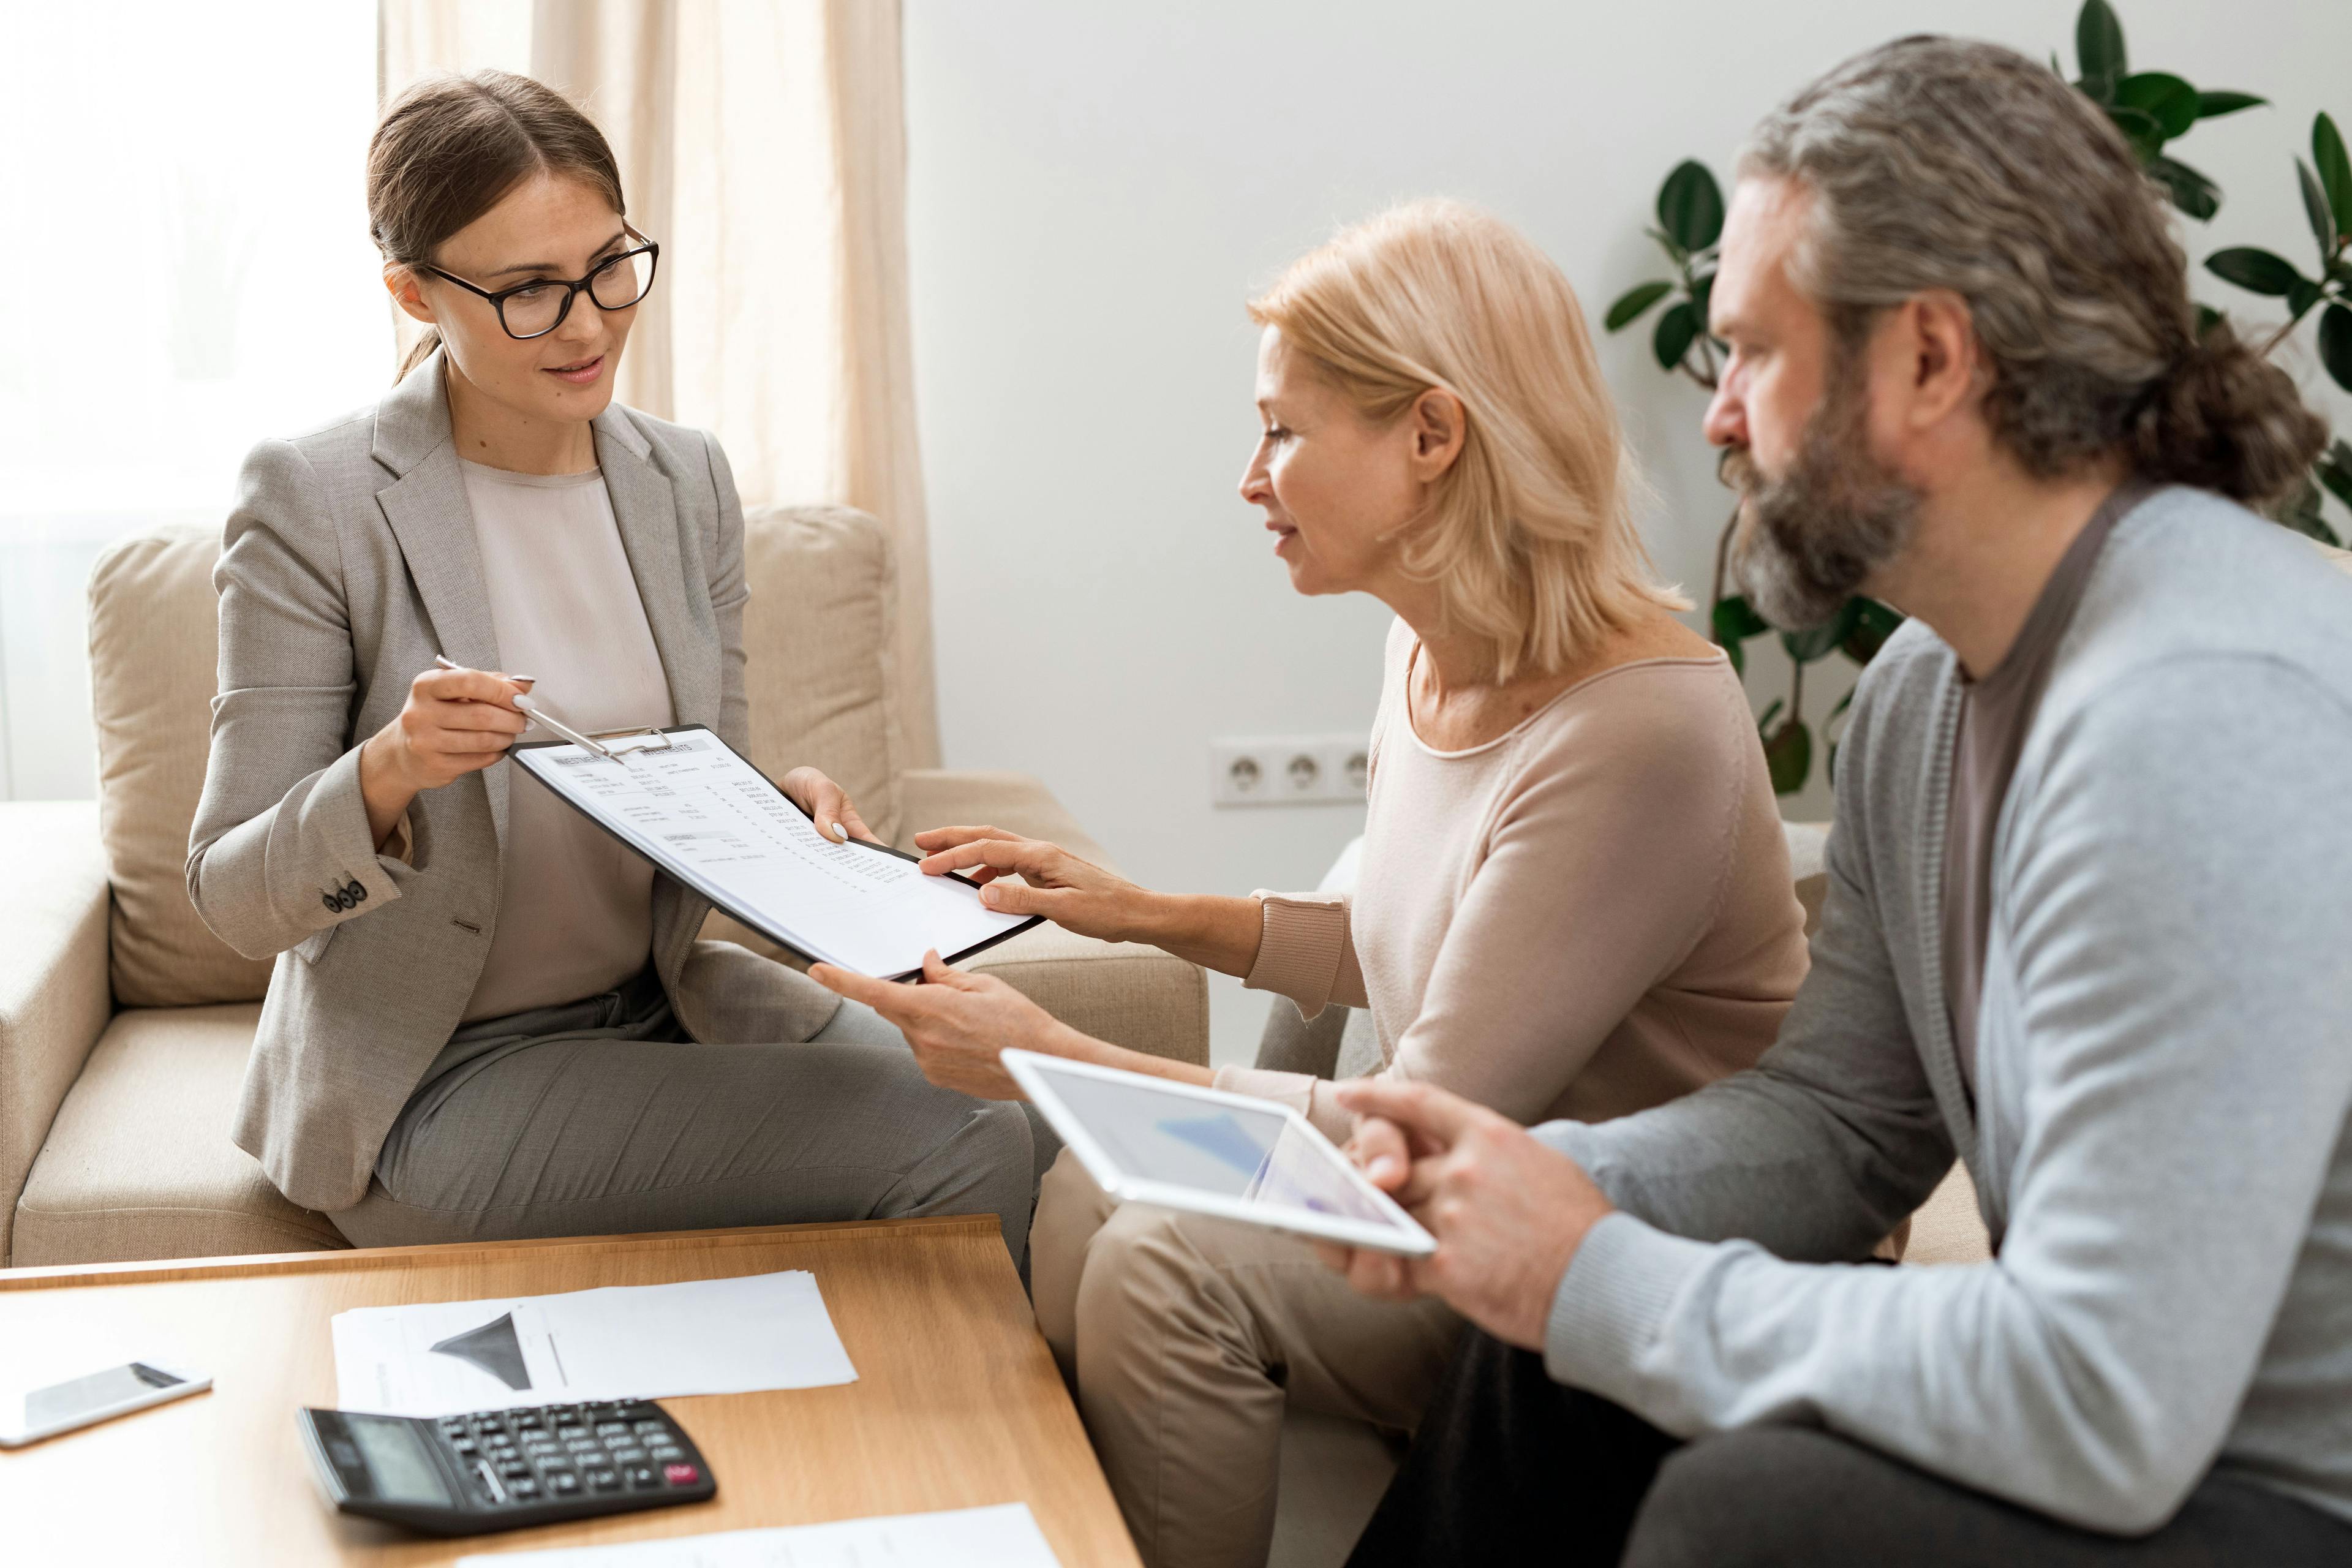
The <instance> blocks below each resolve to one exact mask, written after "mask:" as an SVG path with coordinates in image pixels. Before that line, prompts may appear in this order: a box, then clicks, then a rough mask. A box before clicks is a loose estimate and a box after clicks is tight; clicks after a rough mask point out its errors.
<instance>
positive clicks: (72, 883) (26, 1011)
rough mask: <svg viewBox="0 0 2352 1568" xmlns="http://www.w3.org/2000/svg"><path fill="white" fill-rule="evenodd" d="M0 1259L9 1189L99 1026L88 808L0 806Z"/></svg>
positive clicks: (103, 1003)
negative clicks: (1, 886)
mask: <svg viewBox="0 0 2352 1568" xmlns="http://www.w3.org/2000/svg"><path fill="white" fill-rule="evenodd" d="M0 866H5V867H6V868H7V871H8V886H7V892H6V897H5V898H0V955H4V956H0V1263H5V1262H6V1261H7V1258H8V1247H9V1241H10V1235H9V1233H10V1225H11V1221H12V1220H13V1219H14V1217H15V1215H16V1197H17V1194H19V1193H21V1192H22V1191H23V1190H24V1186H25V1178H26V1175H27V1174H28V1173H30V1172H31V1170H32V1168H33V1161H34V1158H35V1157H36V1156H37V1154H39V1152H40V1150H41V1144H42V1142H43V1141H44V1140H45V1139H47V1137H48V1135H49V1125H50V1122H51V1121H52V1119H53V1118H55V1117H56V1115H57V1113H58V1105H59V1104H60V1103H62V1102H63V1101H64V1100H65V1098H66V1093H67V1091H68V1089H71V1088H72V1087H73V1081H74V1077H75V1075H76V1074H78V1073H79V1072H80V1071H81V1068H82V1062H83V1061H84V1060H85V1059H86V1058H88V1057H89V1051H90V1047H91V1046H93V1045H94V1044H96V1043H97V1040H98V1037H99V1033H100V1031H101V1030H103V1029H104V1028H105V1027H106V1019H107V1013H108V1010H109V1009H108V1005H107V993H106V917H107V900H106V863H105V858H104V856H103V855H102V854H101V853H100V848H99V842H98V808H97V807H96V806H94V805H89V803H87V802H83V801H37V802H26V803H23V804H18V805H10V806H9V807H8V808H7V809H6V810H5V811H0Z"/></svg>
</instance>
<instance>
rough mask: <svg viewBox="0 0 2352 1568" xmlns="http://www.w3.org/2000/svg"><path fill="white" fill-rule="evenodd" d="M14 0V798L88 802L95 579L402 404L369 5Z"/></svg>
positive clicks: (10, 500) (4, 108)
mask: <svg viewBox="0 0 2352 1568" xmlns="http://www.w3.org/2000/svg"><path fill="white" fill-rule="evenodd" d="M5 20H6V27H5V33H0V194H5V197H6V211H7V213H8V216H9V218H10V219H11V222H12V225H13V226H14V230H15V232H14V233H13V234H12V235H11V236H10V238H9V242H8V243H7V244H5V245H0V299H5V300H6V301H7V307H8V323H7V328H6V337H5V344H0V798H16V799H27V800H31V799H45V798H46V799H72V798H83V799H86V798H88V797H89V796H90V795H92V794H94V793H95V791H96V773H95V769H94V766H93V762H92V753H91V737H90V712H89V682H88V679H87V642H88V630H87V626H86V622H85V609H84V606H85V603H86V600H85V593H84V588H85V584H86V583H87V580H88V578H89V569H90V563H91V562H92V561H93V560H94V559H95V558H96V557H97V555H98V553H99V552H100V550H102V549H103V548H104V547H105V546H106V545H107V544H108V543H109V542H111V541H113V540H116V539H119V538H121V537H122V536H123V535H125V534H130V533H136V532H140V531H144V530H146V529H149V528H152V527H154V526H155V525H157V524H159V523H167V522H178V523H185V524H190V525H195V526H204V527H209V528H214V529H217V528H219V527H220V525H221V521H222V519H223V518H224V517H225V516H226V514H227V510H228V506H229V502H230V500H231V499H232V497H233V496H234V495H235V493H236V472H237V466H238V464H239V463H240V462H241V461H242V460H243V458H244V457H245V454H246V453H247V450H249V449H250V448H251V447H253V445H254V443H255V442H257V441H259V440H261V439H263V438H264V437H272V436H290V435H293V434H294V433H296V432H298V431H300V430H306V429H310V428H311V427H313V426H319V425H323V424H325V423H327V422H328V421H329V420H331V419H332V418H334V417H336V416H338V415H341V414H343V413H346V412H348V411H349V410H351V409H352V408H353V407H356V406H358V405H361V404H363V403H366V402H368V401H369V400H371V399H373V398H375V397H378V396H381V395H383V389H384V388H385V386H386V385H387V384H389V383H390V381H391V368H392V367H391V366H390V365H388V364H387V363H385V362H384V353H383V350H384V341H383V340H384V334H383V317H384V296H383V285H382V284H381V283H380V282H379V281H378V280H377V273H378V269H379V268H380V266H381V263H380V262H379V261H378V260H377V258H376V254H375V247H373V245H371V244H370V243H369V242H368V234H367V205H366V193H365V190H364V188H363V175H362V151H363V149H364V148H365V147H366V145H367V138H368V131H369V128H370V126H371V125H373V122H374V118H375V105H374V102H373V94H372V91H371V89H372V87H373V80H374V74H375V49H376V29H375V26H374V19H373V17H372V16H370V14H369V12H368V10H367V8H366V7H364V6H353V5H320V4H318V0H239V4H238V5H237V6H236V16H235V17H234V19H233V20H225V19H224V18H223V16H221V15H219V8H218V7H215V6H206V5H170V6H166V5H155V6H141V7H137V8H136V14H135V16H126V14H125V11H124V8H123V7H121V6H113V5H18V6H10V7H7V8H6V16H5Z"/></svg>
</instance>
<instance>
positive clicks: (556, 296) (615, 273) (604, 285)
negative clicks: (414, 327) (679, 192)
mask: <svg viewBox="0 0 2352 1568" xmlns="http://www.w3.org/2000/svg"><path fill="white" fill-rule="evenodd" d="M621 227H622V230H623V232H624V233H625V234H627V235H628V237H630V238H631V239H635V240H639V241H642V242H643V243H641V244H639V245H638V246H637V247H636V248H635V249H633V250H625V251H623V252H621V254H620V255H618V256H615V257H612V258H608V259H606V260H604V261H601V262H598V263H597V264H596V268H595V269H594V270H593V271H592V272H590V273H589V274H588V276H587V277H585V278H575V279H572V281H571V282H569V283H564V282H560V281H558V280H557V279H552V278H534V279H531V280H530V282H528V283H518V284H516V285H515V286H514V287H513V288H511V289H498V290H496V291H495V292H493V291H492V290H490V289H485V288H482V287H481V286H480V285H478V284H474V283H468V282H467V281H466V280H465V279H463V278H460V277H458V276H457V274H456V273H454V272H444V271H442V270H441V268H438V267H435V266H433V265H432V264H431V263H429V262H418V263H417V265H418V266H419V267H420V268H423V269H424V270H425V271H427V272H430V273H431V274H433V276H434V277H436V278H438V279H442V280H443V281H445V282H449V283H455V284H456V285H457V287H458V288H460V289H465V290H466V291H467V293H470V294H479V295H480V296H481V297H482V298H483V299H485V300H488V301H489V302H490V308H491V309H492V310H496V311H497V312H498V314H499V326H501V327H504V328H505V329H506V333H507V336H509V337H510V338H519V339H523V340H525V341H528V340H530V339H531V338H543V337H545V336H547V334H548V333H550V332H551V331H555V329H556V328H558V327H560V326H562V324H563V319H564V318H565V317H566V316H569V315H570V314H572V300H576V299H578V298H579V297H580V296H581V295H583V294H585V295H587V296H588V298H589V299H590V300H593V301H594V302H595V305H596V308H597V309H598V310H627V309H628V308H629V307H630V306H632V305H634V304H635V303H636V302H637V301H638V300H642V299H644V298H645V297H646V293H647V292H648V291H649V290H650V289H652V288H653V286H654V270H655V268H656V267H658V266H659V265H660V264H661V247H660V246H658V245H656V244H655V243H654V242H653V241H652V240H650V239H646V237H645V236H644V235H642V234H639V233H638V232H637V231H636V230H635V229H634V228H631V227H629V226H628V225H626V224H623V225H622V226H621Z"/></svg>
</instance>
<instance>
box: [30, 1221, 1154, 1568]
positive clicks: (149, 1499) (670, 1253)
mask: <svg viewBox="0 0 2352 1568" xmlns="http://www.w3.org/2000/svg"><path fill="white" fill-rule="evenodd" d="M782 1268H806V1269H808V1270H810V1271H812V1272H813V1273H814V1274H815V1276H816V1279H817V1285H818V1288H819V1289H822V1290H823V1291H824V1300H825V1305H826V1307H827V1308H828V1309H829V1310H831V1311H832V1313H833V1321H834V1324H835V1327H836V1328H837V1329H838V1330H839V1331H840V1333H841V1340H842V1343H843V1344H844V1345H845V1347H846V1348H847V1350H848V1352H849V1358H850V1360H851V1362H852V1363H855V1365H856V1368H857V1374H858V1375H857V1381H856V1383H853V1384H845V1385H844V1386H841V1387H836V1388H806V1389H790V1390H779V1391H776V1392H774V1393H768V1394H717V1395H710V1396H706V1397H702V1398H695V1399H667V1400H664V1401H663V1404H664V1405H666V1406H667V1408H668V1409H669V1410H671V1411H672V1412H673V1413H674V1414H675V1415H677V1418H678V1420H679V1421H680V1422H681V1423H682V1424H683V1425H684V1426H685V1427H686V1429H687V1431H688V1433H690V1434H691V1435H692V1436H693V1437H694V1439H695V1441H696V1443H697V1444H698V1445H699V1446H700V1447H701V1448H702V1451H703V1453H704V1455H705V1456H706V1457H707V1458H709V1461H710V1465H711V1468H712V1470H713V1471H714V1473H716V1474H717V1476H718V1477H719V1496H718V1497H717V1498H716V1499H715V1500H712V1501H710V1502H709V1503H704V1504H698V1505H688V1506H684V1507H678V1508H668V1509H657V1510H652V1511H650V1512H646V1513H639V1514H625V1515H622V1516H620V1517H617V1518H613V1519H604V1520H592V1521H586V1522H583V1523H579V1524H565V1525H550V1526H546V1527H543V1528H541V1529H538V1530H524V1531H510V1532H508V1533H506V1534H501V1535H484V1536H474V1537H470V1538H467V1539H465V1540H460V1541H436V1540H428V1539H425V1538H420V1537H416V1536H411V1535H407V1534H404V1533H403V1532H401V1531H395V1530H393V1529H391V1528H389V1527H386V1526H383V1525H379V1524H376V1523H374V1522H373V1521H366V1520H356V1519H346V1518H343V1517H341V1516H340V1515H338V1514H335V1513H332V1512H331V1511H330V1510H328V1508H327V1507H326V1505H325V1503H324V1502H323V1501H322V1500H320V1495H319V1492H318V1489H317V1487H316V1485H315V1483H314V1482H313V1481H312V1480H311V1478H310V1465H309V1462H308V1461H307V1460H306V1459H305V1458H304V1456H303V1452H302V1448H301V1444H300V1440H299V1437H298V1436H296V1434H295V1427H294V1412H295V1409H296V1407H297V1406H299V1405H333V1404H334V1403H335V1367H334V1353H333V1349H332V1346H331V1342H330V1340H329V1334H328V1328H327V1321H328V1319H329V1318H330V1317H331V1316H332V1315H333V1314H334V1313H336V1312H340V1311H342V1310H346V1309H347V1308H352V1307H372V1306H389V1305H395V1304H399V1303H404V1302H412V1301H454V1300H472V1299H475V1298H480V1297H498V1296H527V1295H539V1294H542V1293H545V1292H550V1291H557V1290H577V1289H586V1288H588V1287H590V1286H594V1285H652V1284H660V1283H665V1282H667V1281H670V1280H677V1279H718V1278H721V1277H725V1276H730V1275H740V1274H761V1273H768V1272H771V1271H772V1270H776V1269H782ZM59 1342H72V1343H75V1344H78V1345H84V1346H87V1345H90V1344H92V1343H101V1342H102V1343H105V1344H107V1345H110V1346H112V1347H115V1348H114V1350H113V1351H112V1352H110V1359H111V1360H115V1361H120V1360H125V1359H131V1358H134V1357H137V1356H141V1355H150V1354H161V1353H163V1352H162V1347H164V1346H166V1345H168V1346H170V1347H172V1348H173V1349H174V1350H176V1351H178V1352H179V1353H181V1354H182V1355H183V1356H184V1358H185V1359H187V1360H188V1361H190V1362H191V1363H194V1365H196V1366H198V1367H200V1368H201V1369H202V1370H204V1371H206V1372H209V1373H212V1375H213V1379H214V1386H213V1389H212V1392H210V1393H209V1394H195V1395H193V1396H191V1397H189V1398H186V1399H182V1400H176V1401H174V1402H173V1403H171V1404H168V1405H161V1406H158V1407H156V1408H154V1409H152V1410H146V1411H141V1412H138V1413H135V1414H133V1415H126V1416H121V1417H120V1418H118V1419H116V1420H114V1421H111V1422H108V1423H106V1424H105V1425H103V1426H93V1427H89V1428H86V1429H84V1430H82V1431H80V1432H76V1433H69V1434H68V1435H66V1436H59V1437H55V1438H51V1439H50V1440H48V1441H47V1442H46V1443H40V1444H37V1445H35V1446H33V1447H28V1448H20V1449H12V1450H0V1558H5V1560H6V1561H8V1562H10V1563H26V1564H33V1563H44V1564H46V1563H104V1564H115V1563H122V1564H126V1565H128V1564H138V1565H142V1568H145V1565H149V1564H154V1565H162V1564H180V1563H236V1564H251V1563H447V1562H449V1561H451V1560H453V1559H455V1558H456V1557H457V1556H459V1555H460V1554H462V1553H466V1552H514V1551H524V1550H529V1549H531V1548H537V1547H548V1546H579V1545H589V1544H595V1543H601V1542H615V1541H635V1540H642V1539H646V1538H648V1537H655V1536H675V1535H691V1534H698V1533H701V1532H704V1531H719V1530H743V1529H748V1528H751V1527H753V1526H757V1525H775V1524H806V1523H812V1522H814V1521H822V1520H833V1519H851V1518H856V1517H859V1516H862V1515H867V1514H884V1513H917V1512H924V1511H928V1510H934V1509H950V1508H972V1507H979V1506H982V1505H984V1504H990V1503H1005V1502H1025V1503H1027V1504H1028V1505H1029V1508H1030V1511H1031V1512H1033V1513H1034V1514H1035V1515H1036V1518H1037V1523H1038V1525H1039V1527H1040V1528H1041V1529H1042V1530H1044V1531H1045V1539H1046V1540H1047V1541H1048V1542H1051V1543H1052V1544H1053V1548H1054V1551H1055V1554H1056V1555H1058V1556H1059V1557H1060V1559H1061V1561H1062V1563H1063V1568H1096V1565H1097V1564H1133V1563H1136V1562H1137V1558H1136V1555H1135V1551H1134V1548H1133V1546H1132V1545H1131V1544H1130V1543H1129V1541H1128V1537H1127V1531H1126V1529H1125V1527H1124V1526H1123V1525H1122V1524H1121V1522H1120V1521H1119V1516H1118V1506H1117V1505H1116V1504H1115V1503H1114V1502H1113V1501H1112V1500H1111V1496H1110V1490H1109V1488H1108V1486H1107V1485H1106V1484H1105V1483H1104V1480H1103V1477H1102V1471H1101V1470H1100V1468H1097V1465H1096V1463H1095V1458H1094V1453H1093V1450H1092V1449H1091V1448H1089V1447H1087V1438H1086V1434H1085V1432H1084V1430H1083V1429H1082V1428H1081V1427H1080V1426H1079V1424H1078V1417H1077V1413H1076V1410H1074V1409H1073V1408H1072V1407H1071V1405H1070V1400H1069V1396H1068V1394H1066V1393H1065V1392H1064V1390H1063V1387H1062V1382H1061V1378H1060V1377H1059V1375H1058V1374H1057V1373H1055V1370H1054V1361H1053V1357H1052V1355H1051V1353H1050V1352H1047V1350H1046V1348H1045V1342H1044V1341H1043V1340H1041V1339H1039V1338H1038V1337H1037V1331H1036V1329H1035V1327H1034V1323H1033V1322H1032V1321H1031V1318H1030V1313H1029V1304H1028V1301H1027V1300H1026V1298H1025V1297H1024V1295H1023V1293H1022V1289H1021V1283H1020V1280H1019V1279H1018V1278H1017V1277H1016V1276H1015V1275H1014V1273H1013V1264H1012V1260H1011V1259H1010V1258H1007V1257H1006V1256H1005V1253H1004V1245H1003V1241H1002V1240H1001V1239H1000V1238H999V1237H998V1234H997V1227H996V1222H995V1221H994V1220H993V1219H991V1218H986V1217H978V1218H963V1217H956V1218H939V1219H914V1220H893V1221H877V1222H873V1223H866V1224H853V1225H813V1226H760V1227H756V1228H749V1229H742V1230H716V1231H694V1232H687V1233H679V1234H672V1235H661V1236H628V1237H572V1238H566V1239H561V1240H549V1241H519V1242H498V1243H485V1244H482V1245H461V1246H450V1247H379V1248H370V1249H364V1250H360V1251H352V1252H301V1253H290V1254H285V1255H277V1256H269V1257H258V1258H217V1259H205V1260H200V1261H195V1262H185V1263H163V1264H144V1263H132V1264H110V1265H104V1266H100V1267H92V1268H22V1269H13V1270H0V1356H5V1357H8V1358H10V1359H12V1360H13V1359H15V1358H16V1357H19V1356H21V1355H23V1354H24V1353H26V1352H27V1351H28V1350H30V1349H32V1348H33V1347H37V1346H41V1345H43V1344H56V1343H59Z"/></svg>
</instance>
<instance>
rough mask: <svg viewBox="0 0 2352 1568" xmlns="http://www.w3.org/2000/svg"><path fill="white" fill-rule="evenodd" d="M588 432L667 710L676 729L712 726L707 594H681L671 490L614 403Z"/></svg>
mask: <svg viewBox="0 0 2352 1568" xmlns="http://www.w3.org/2000/svg"><path fill="white" fill-rule="evenodd" d="M595 431H596V461H597V463H598V465H599V466H600V467H601V468H603V469H604V491H605V493H606V494H607V495H609V496H610V497H611V498H612V501H613V519H614V522H615V523H617V524H618V525H619V528H620V531H621V548H622V549H623V550H624V551H625V552H627V554H628V558H629V572H630V574H631V575H632V576H634V577H635V579H636V583H637V597H638V599H639V600H640V601H641V602H642V603H643V604H644V605H645V610H646V626H648V627H649V628H650V629H651V630H652V632H653V636H654V648H655V650H656V652H658V653H659V654H660V655H661V661H662V673H663V675H664V677H665V678H666V679H667V681H668V683H669V700H670V710H671V712H672V713H673V714H674V715H675V721H676V722H677V723H680V724H715V723H717V722H718V721H719V657H718V656H719V647H718V626H717V625H716V623H715V621H714V620H713V619H712V617H711V615H710V611H709V596H708V595H703V596H701V597H699V598H698V597H696V596H695V595H690V594H689V593H688V591H687V585H686V574H685V570H684V565H683V554H684V551H685V534H684V532H683V531H682V530H681V529H680V528H679V527H678V516H677V487H676V486H674V485H672V484H671V482H670V479H669V476H668V475H667V474H666V473H664V472H662V470H661V469H660V468H656V466H655V465H654V463H653V461H652V447H651V446H650V444H648V443H647V442H646V438H645V437H644V436H643V435H641V434H640V433H639V432H638V431H637V430H636V428H635V426H632V425H631V424H630V423H629V420H628V418H627V416H625V415H624V414H623V413H622V412H621V410H620V408H619V407H618V405H614V406H613V407H610V408H607V409H606V410H605V411H604V413H603V414H601V415H599V416H597V418H596V424H595Z"/></svg>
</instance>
